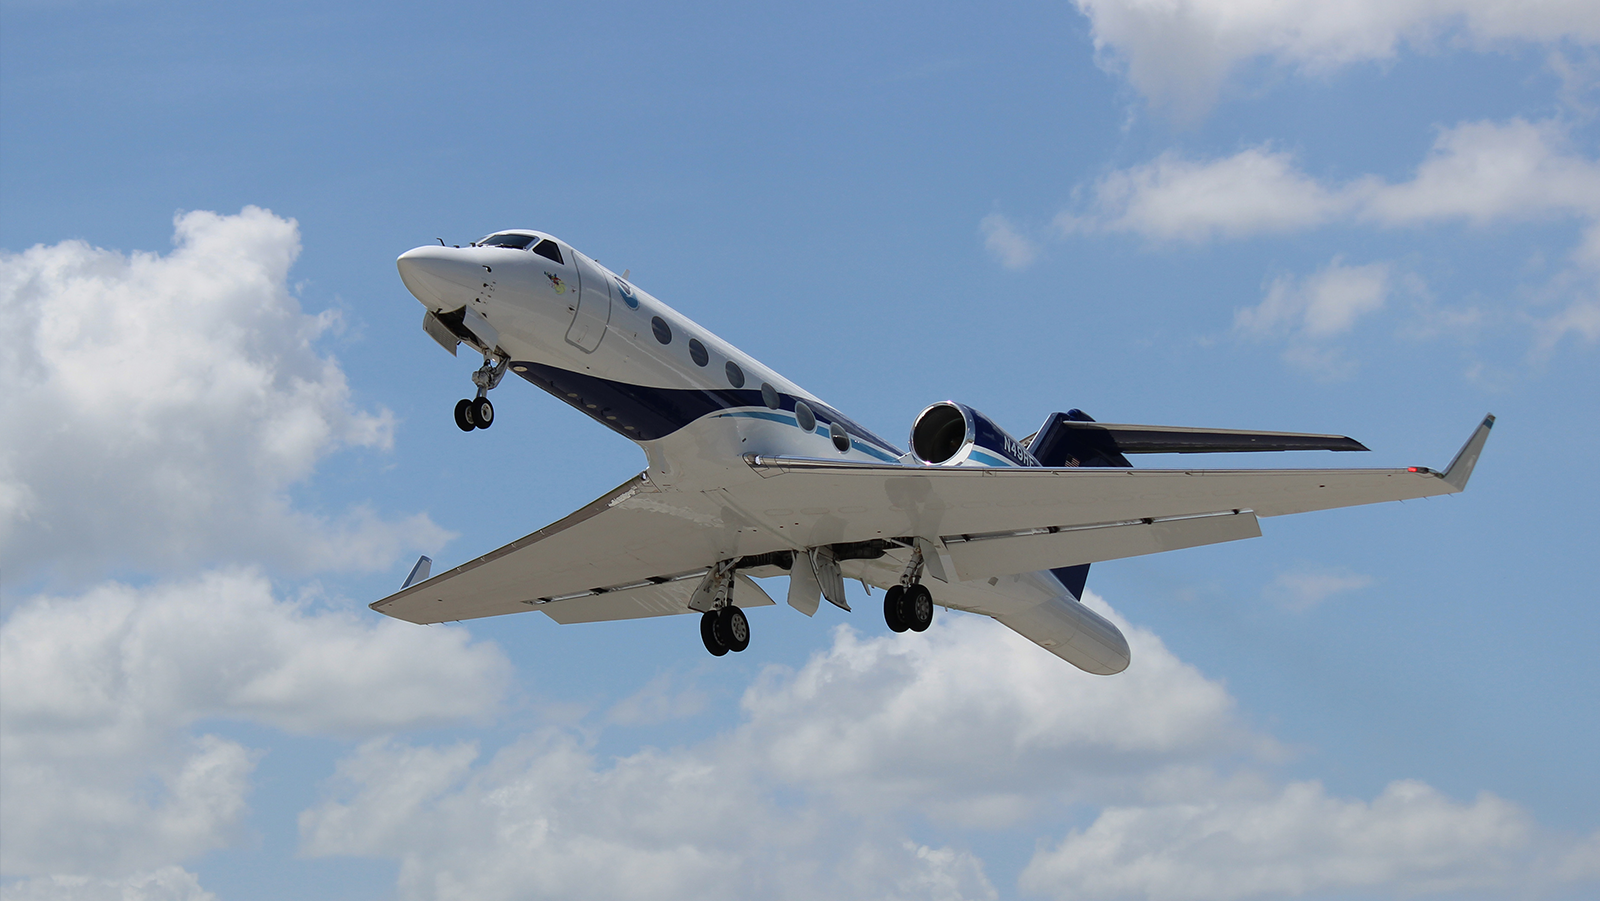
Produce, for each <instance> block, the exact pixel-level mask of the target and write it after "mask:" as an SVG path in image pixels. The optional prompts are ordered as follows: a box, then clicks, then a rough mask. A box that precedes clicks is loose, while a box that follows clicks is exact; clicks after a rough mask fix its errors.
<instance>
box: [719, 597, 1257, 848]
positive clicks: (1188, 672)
mask: <svg viewBox="0 0 1600 901" xmlns="http://www.w3.org/2000/svg"><path fill="white" fill-rule="evenodd" d="M1088 598H1089V603H1090V604H1091V605H1092V606H1094V607H1096V608H1097V610H1098V611H1099V612H1101V613H1102V614H1103V615H1106V616H1108V617H1110V618H1112V619H1113V621H1115V622H1116V623H1117V625H1118V627H1119V628H1121V629H1122V631H1123V633H1124V634H1126V635H1127V636H1128V641H1129V644H1130V646H1131V647H1132V650H1133V658H1134V663H1133V665H1132V666H1130V667H1129V668H1128V670H1127V671H1126V672H1124V673H1122V674H1121V675H1119V676H1117V677H1116V678H1114V679H1104V678H1100V677H1095V676H1089V675H1087V674H1084V673H1081V672H1079V671H1077V670H1074V669H1071V668H1070V667H1063V666H1061V661H1060V660H1058V659H1056V658H1055V657H1053V656H1051V655H1048V654H1041V653H1039V651H1038V648H1037V647H1035V646H1034V645H1033V644H1032V643H1031V642H1029V641H1027V640H1026V639H1024V638H1022V637H1021V636H1018V635H1016V634H1015V633H1013V632H1011V631H1010V630H1008V629H1005V628H1003V627H1001V626H999V625H997V624H996V623H994V622H993V621H992V620H989V619H987V618H983V617H954V618H948V621H943V620H942V621H941V623H940V625H939V627H937V628H935V629H933V630H931V631H929V632H927V633H925V634H923V635H920V636H906V637H903V638H899V639H893V638H889V639H885V638H875V639H861V638H860V637H859V636H857V635H856V634H855V633H854V632H852V631H850V630H848V629H844V628H841V629H840V630H839V631H838V632H837V633H836V634H835V637H834V643H833V647H832V648H831V649H830V650H829V651H828V652H827V653H826V654H825V655H820V656H818V657H815V658H813V659H812V660H811V662H809V663H808V664H807V665H806V666H805V667H803V668H802V669H800V670H799V671H798V672H795V673H792V674H791V673H788V672H785V671H783V670H773V671H770V672H768V673H767V675H766V676H765V678H764V679H762V680H761V681H759V682H757V683H756V684H755V685H753V686H752V687H751V688H750V690H749V691H748V692H746V694H745V698H744V709H745V712H746V715H747V717H748V721H747V722H746V724H745V726H744V727H743V728H742V729H741V731H740V732H739V733H738V735H737V737H736V741H737V743H738V744H739V745H740V746H741V747H742V748H744V749H745V750H743V751H741V752H740V756H742V757H748V758H760V759H764V760H767V761H769V764H768V766H769V771H770V772H772V773H774V774H777V775H778V776H779V777H780V778H782V779H784V780H785V781H787V782H791V783H794V784H801V785H810V786H812V787H813V788H814V789H815V790H817V791H819V792H824V793H829V794H831V795H833V796H834V797H835V798H836V799H837V802H838V803H840V804H841V805H843V806H846V807H851V808H853V809H858V810H862V811H865V810H870V809H891V808H907V807H909V808H913V809H921V810H923V811H925V812H927V813H929V814H932V815H934V816H937V817H941V818H950V819H954V820H957V821H963V822H969V823H977V824H985V825H1007V824H1012V823H1015V822H1017V821H1018V820H1019V819H1020V818H1021V817H1023V816H1025V815H1027V814H1029V813H1030V812H1033V811H1035V810H1036V809H1037V805H1038V804H1039V803H1041V801H1043V800H1044V799H1048V798H1054V799H1060V798H1072V799H1074V800H1078V801H1086V802H1094V801H1103V800H1105V799H1106V798H1107V797H1112V796H1115V795H1116V794H1117V793H1118V792H1121V791H1126V790H1128V786H1129V783H1130V781H1138V780H1142V779H1145V778H1147V777H1148V776H1149V774H1150V773H1152V772H1158V771H1168V770H1177V769H1183V768H1186V767H1191V766H1194V765H1197V764H1199V763H1201V762H1205V761H1210V760H1214V759H1217V758H1218V757H1223V756H1228V755H1234V754H1239V755H1243V756H1245V757H1247V758H1252V759H1268V758H1271V757H1273V756H1275V755H1276V754H1277V753H1279V751H1278V749H1277V746H1276V745H1275V744H1274V743H1273V742H1272V741H1271V740H1270V739H1268V738H1266V737H1265V736H1262V735H1259V734H1257V733H1255V732H1253V731H1252V730H1250V729H1249V728H1248V727H1246V726H1245V724H1243V723H1242V722H1241V721H1240V720H1239V719H1238V718H1237V715H1236V713H1235V710H1234V701H1233V699H1232V698H1231V697H1230V696H1229V695H1228V693H1227V691H1226V690H1225V689H1224V688H1223V687H1222V686H1221V685H1219V684H1218V683H1216V682H1214V681H1212V680H1209V679H1207V678H1205V676H1203V675H1202V674H1201V673H1200V672H1199V671H1197V670H1196V669H1195V668H1194V667H1192V666H1190V665H1188V664H1186V663H1183V662H1182V661H1180V660H1178V659H1177V658H1176V657H1175V656H1173V654H1172V653H1171V651H1169V650H1168V649H1167V648H1166V646H1165V645H1164V644H1163V643H1162V642H1161V640H1160V639H1159V638H1157V637H1156V636H1155V635H1154V634H1152V633H1151V632H1149V631H1148V630H1146V629H1141V628H1137V627H1135V626H1132V625H1130V624H1128V623H1126V622H1125V621H1123V620H1121V619H1120V617H1118V616H1117V615H1116V613H1115V612H1114V611H1112V610H1111V609H1110V608H1109V607H1106V606H1105V605H1104V603H1103V602H1102V601H1101V600H1100V599H1099V598H1097V597H1095V596H1094V595H1093V594H1090V595H1089V596H1088ZM980 761H981V763H980ZM956 774H959V775H956Z"/></svg>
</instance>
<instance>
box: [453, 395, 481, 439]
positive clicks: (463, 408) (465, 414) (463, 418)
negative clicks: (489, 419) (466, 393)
mask: <svg viewBox="0 0 1600 901" xmlns="http://www.w3.org/2000/svg"><path fill="white" fill-rule="evenodd" d="M477 427H478V426H477V424H476V423H474V422H473V421H472V401H470V400H467V399H466V398H462V399H461V400H458V401H456V428H458V429H460V430H461V431H463V432H470V431H472V430H473V429H475V428H477Z"/></svg>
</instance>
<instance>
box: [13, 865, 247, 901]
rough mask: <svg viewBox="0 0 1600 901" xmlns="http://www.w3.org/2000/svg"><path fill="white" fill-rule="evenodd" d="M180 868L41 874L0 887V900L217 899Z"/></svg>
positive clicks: (181, 900) (204, 900)
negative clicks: (108, 874)
mask: <svg viewBox="0 0 1600 901" xmlns="http://www.w3.org/2000/svg"><path fill="white" fill-rule="evenodd" d="M216 898H217V896H216V895H214V894H212V893H211V892H208V891H206V890H205V889H203V888H201V887H200V879H199V877H197V876H196V875H195V874H193V873H190V872H189V871H187V870H185V869H183V868H182V867H162V868H160V869H158V870H153V871H151V872H148V873H137V874H134V875H132V876H127V877H123V878H119V879H98V878H95V877H92V876H42V877H40V878H38V879H28V880H22V881H19V882H16V883H13V884H11V885H7V886H5V887H4V888H0V901H216Z"/></svg>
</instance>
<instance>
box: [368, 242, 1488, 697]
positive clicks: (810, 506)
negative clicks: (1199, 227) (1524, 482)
mask: <svg viewBox="0 0 1600 901" xmlns="http://www.w3.org/2000/svg"><path fill="white" fill-rule="evenodd" d="M399 268H400V277H401V278H402V279H403V280H404V281H405V285H406V287H407V288H408V289H410V291H411V293H412V294H414V295H416V297H417V299H418V300H420V301H421V302H422V304H423V306H425V307H426V308H427V312H426V313H425V314H424V316H423V329H424V330H425V331H426V332H427V333H428V334H429V335H430V336H432V337H433V338H434V340H436V341H438V342H439V344H441V345H442V346H443V347H444V348H445V349H446V350H448V351H450V352H451V353H452V354H453V353H455V352H456V350H457V348H458V346H459V345H461V344H465V345H467V346H469V347H470V348H471V349H472V350H473V351H476V352H477V353H479V354H482V356H483V366H482V367H481V368H480V369H478V370H477V371H476V372H475V373H473V376H472V381H473V383H474V384H475V385H476V386H477V393H476V396H475V397H473V398H469V399H465V400H462V401H461V402H460V403H459V404H457V405H456V413H455V418H456V424H457V425H458V426H459V427H461V428H462V429H464V430H467V431H471V430H473V429H476V428H488V427H489V425H490V424H492V423H493V422H494V407H493V405H492V404H491V403H490V401H489V397H488V394H489V392H490V391H491V390H493V389H494V388H495V386H497V385H498V384H499V383H500V380H501V378H502V377H503V376H504V375H505V374H506V372H507V371H510V372H512V373H514V374H516V375H519V376H521V377H522V378H524V379H526V380H528V381H530V382H532V383H533V384H535V385H537V386H539V387H540V388H543V389H544V390H546V391H548V392H550V393H551V394H553V395H555V396H556V397H558V398H560V399H561V400H563V401H566V402H567V403H568V404H571V405H572V406H573V407H575V408H577V409H578V410H579V411H581V412H583V413H585V414H587V415H589V416H590V417H592V418H594V419H595V420H596V421H598V422H600V423H601V424H603V425H605V426H606V427H608V428H610V429H612V430H613V431H615V432H617V433H618V434H619V435H622V436H623V437H625V438H629V439H631V440H633V441H635V442H637V443H638V444H639V446H640V447H641V448H643V449H644V452H645V455H646V457H647V458H648V461H649V466H648V468H647V469H646V470H645V471H644V472H642V473H640V474H639V475H637V476H635V477H633V478H631V479H629V480H628V481H627V482H625V483H623V484H622V485H621V486H619V487H618V488H616V489H615V490H613V491H610V492H608V493H607V494H606V495H605V496H604V497H601V498H600V499H599V500H596V501H595V502H593V503H591V504H589V505H588V506H586V507H584V508H583V509H581V510H579V511H577V512H576V513H573V514H572V515H570V516H568V517H566V518H565V519H562V520H561V521H560V522H556V523H553V524H551V525H549V526H546V527H545V528H543V529H540V530H539V531H537V532H534V533H532V534H530V535H527V536H525V537H523V538H519V539H517V540H516V541H513V542H511V543H510V544H508V545H506V546H505V547H502V548H500V549H499V550H495V551H491V552H490V553H488V554H485V555H483V556H482V557H479V558H478V559H476V560H472V561H470V562H467V563H464V564H462V565H461V566H458V567H456V568H455V569H452V570H450V571H449V572H446V573H442V574H440V575H437V576H434V577H432V578H429V577H428V575H429V568H430V561H429V560H428V558H426V557H423V558H422V559H420V560H418V561H417V565H416V567H415V568H413V569H412V572H411V575H410V577H409V578H407V579H406V582H405V585H404V586H403V587H402V588H401V589H400V591H398V592H396V593H395V594H393V595H390V596H389V597H387V598H384V599H383V600H381V601H378V602H377V603H374V604H373V605H372V607H373V609H375V610H377V611H379V612H381V613H385V614H387V615H389V616H393V617H397V618H399V619H403V620H408V621H410V622H414V623H438V622H447V621H455V620H465V619H473V618H477V617H483V616H496V615H499V614H503V613H520V612H525V611H529V610H538V611H540V612H542V613H544V614H545V615H547V616H549V617H550V618H551V619H553V620H555V621H556V622H558V623H584V622H595V621H600V620H618V619H632V618H635V617H645V616H663V615H667V614H673V613H690V612H696V613H699V614H700V637H701V640H702V641H703V642H704V644H705V647H706V650H708V651H710V652H711V653H712V654H715V655H718V656H721V655H723V654H726V653H727V652H729V651H742V650H744V649H745V647H746V646H747V645H748V644H749V642H750V624H749V621H748V619H747V618H746V617H745V613H744V608H750V607H760V606H769V605H772V604H773V601H772V599H771V598H770V597H768V595H767V593H766V592H765V591H764V590H762V588H761V586H760V585H759V584H758V583H756V582H755V581H754V580H753V578H752V577H757V578H759V577H767V576H779V575H787V576H788V577H789V590H788V596H787V601H788V604H789V606H791V607H794V608H795V609H797V610H799V611H800V612H801V613H804V614H806V615H807V616H810V615H812V614H814V613H816V611H817V608H818V606H819V603H820V601H821V599H823V598H826V599H827V600H828V601H829V602H830V603H831V604H833V605H835V606H837V607H840V608H842V609H844V610H849V609H850V605H849V604H848V603H847V602H846V599H845V590H844V583H845V580H846V579H857V580H860V581H861V582H862V584H863V585H866V586H877V587H879V588H882V589H885V591H884V593H883V615H884V619H885V620H886V621H887V623H888V625H889V628H891V629H893V630H895V631H897V632H903V631H906V630H908V629H909V630H912V631H917V632H920V631H923V630H925V629H927V628H928V626H929V624H930V623H931V622H932V621H933V615H934V608H935V607H944V608H947V609H955V610H964V611H968V612H971V613H979V614H983V615H986V616H992V617H994V618H995V619H996V620H999V621H1000V622H1001V623H1003V624H1005V625H1006V626H1007V627H1009V628H1011V629H1013V630H1015V631H1016V632H1019V633H1021V634H1022V635H1024V636H1026V637H1027V638H1029V639H1031V640H1032V641H1033V642H1034V643H1036V644H1038V645H1039V646H1040V647H1042V648H1044V649H1046V650H1048V651H1049V652H1051V653H1052V654H1055V655H1056V656H1058V657H1060V658H1062V659H1063V660H1066V661H1067V662H1069V663H1071V664H1073V665H1074V666H1077V667H1078V668H1079V669H1082V670H1085V671H1087V672H1090V673H1099V674H1106V675H1109V674H1112V673H1118V672H1121V671H1122V670H1124V669H1126V668H1127V666H1128V661H1129V654H1128V642H1127V640H1126V639H1125V638H1124V637H1123V635H1122V633H1121V632H1120V631H1118V629H1117V627H1116V626H1115V625H1113V624H1112V623H1110V622H1108V621H1107V620H1106V619H1105V618H1104V617H1101V616H1099V615H1098V614H1096V613H1095V612H1094V611H1092V610H1090V609H1089V608H1087V607H1085V606H1084V605H1083V604H1082V603H1081V600H1080V599H1081V598H1082V596H1083V586H1084V580H1085V578H1086V576H1087V572H1088V565H1089V564H1090V563H1095V562H1098V561H1102V560H1114V559H1118V558H1122V557H1131V556H1136V555H1140V554H1152V553H1156V552H1159V551H1167V550H1173V549H1176V548H1186V547H1195V546H1198V545H1204V544H1213V543H1216V542H1222V541H1232V540H1234V539H1239V538H1253V537H1256V536H1258V535H1260V534H1261V530H1260V528H1259V526H1258V524H1257V520H1258V519H1259V518H1260V517H1263V516H1278V515H1281V514H1285V513H1300V512H1303V511H1307V510H1322V509H1327V508H1331V507H1345V506H1351V505H1355V504H1370V503H1376V502H1378V501H1393V500H1404V499H1407V498H1420V497H1431V496H1433V495H1440V494H1453V493H1455V492H1458V491H1461V490H1462V489H1463V488H1465V487H1466V484H1467V478H1468V476H1470V475H1471V473H1472V468H1473V466H1474V464H1475V463H1476V462H1477V459H1478V455H1479V453H1480V452H1481V451H1482V449H1483V445H1484V441H1485V440H1486V439H1487V438H1488V434H1489V429H1490V427H1491V426H1492V425H1493V423H1494V417H1493V416H1489V417H1486V418H1485V419H1484V420H1483V422H1482V424H1481V425H1479V426H1478V428H1477V429H1476V430H1475V431H1474V432H1473V433H1472V436H1471V438H1470V439H1468V441H1467V443H1466V445H1465V446H1464V447H1463V448H1462V449H1461V451H1460V453H1458V454H1457V455H1456V457H1455V460H1454V461H1453V462H1451V464H1450V466H1449V467H1448V468H1446V469H1445V470H1444V471H1443V472H1436V471H1434V470H1431V469H1427V468H1424V467H1412V468H1409V469H1298V470H1262V469H1252V470H1195V469H1135V468H1133V467H1132V465H1131V464H1130V463H1129V462H1128V459H1127V455H1129V454H1140V453H1205V452H1236V451H1275V450H1316V449H1321V450H1332V451H1354V450H1366V448H1365V447H1363V446H1362V445H1361V444H1360V443H1358V442H1356V441H1354V440H1352V439H1350V438H1345V437H1342V436H1338V435H1307V434H1298V433H1284V432H1240V431H1226V430H1220V429H1197V428H1173V427H1158V426H1143V425H1113V424H1107V423H1099V422H1095V421H1094V420H1092V419H1091V418H1090V417H1089V416H1087V415H1086V414H1084V413H1082V412H1081V411H1078V410H1071V411H1069V412H1066V413H1053V414H1051V415H1050V416H1049V417H1047V418H1046V419H1045V421H1044V424H1043V425H1042V426H1041V427H1040V429H1039V430H1038V431H1037V432H1035V433H1034V434H1033V435H1031V436H1029V437H1028V438H1025V439H1023V440H1020V441H1019V440H1017V439H1015V438H1013V437H1011V436H1010V435H1009V434H1007V433H1006V431H1005V430H1004V429H1002V428H1001V427H1000V426H998V425H996V424H995V423H994V422H993V421H992V420H990V419H989V418H987V417H985V416H984V415H983V414H981V413H979V412H978V411H976V410H974V409H972V408H971V407H969V406H966V405H964V404H960V403H956V402H954V401H942V402H940V403H936V404H934V405H933V406H930V407H928V408H927V409H925V410H923V411H922V412H921V413H920V414H919V415H918V416H917V418H916V420H915V422H914V424H913V425H912V427H911V436H910V439H911V449H910V451H909V452H907V451H903V450H901V449H900V448H899V447H896V446H895V445H894V444H892V443H890V442H888V441H886V440H884V439H883V438H880V437H878V436H877V435H875V434H873V433H872V432H870V431H868V430H867V429H866V428H864V427H862V426H861V425H860V424H858V423H856V422H855V421H853V420H851V419H850V418H849V417H847V416H845V415H844V414H842V413H840V412H839V411H838V410H836V409H834V408H833V407H832V406H829V405H828V404H827V403H825V402H823V401H822V400H821V399H819V398H817V397H816V396H815V395H813V394H811V393H810V392H808V391H806V390H805V389H803V388H801V387H800V386H799V385H797V384H795V383H794V382H791V381H789V380H788V379H786V378H784V377H783V376H781V375H779V374H778V373H777V372H774V371H773V370H771V369H769V368H767V367H766V366H763V365H762V364H761V363H760V362H758V361H756V360H755V359H753V358H752V357H750V356H748V355H746V354H745V353H743V352H742V351H740V350H739V349H738V348H736V347H734V346H732V345H731V344H728V343H727V342H726V341H723V340H722V339H720V338H718V337H717V336H716V335H713V334H712V333H711V332H710V331H708V330H706V329H705V328H702V327H701V326H699V325H697V324H696V323H695V322H694V321H692V320H690V319H689V318H688V317H686V316H684V315H683V314H681V313H679V312H677V311H676V310H674V309H672V308H671V307H669V306H667V305H666V304H664V303H662V302H660V301H658V300H656V299H655V298H654V297H651V296H650V295H649V294H647V293H645V292H644V291H642V290H640V289H639V288H638V287H636V286H635V285H633V284H632V283H631V282H629V281H628V277H627V276H628V273H626V272H624V273H623V274H622V275H620V276H618V275H616V274H614V273H612V272H611V271H609V270H607V269H606V268H605V267H603V266H601V265H600V264H599V263H596V262H595V261H594V260H592V259H590V258H589V257H586V256H584V255H583V254H581V253H579V252H578V251H576V250H574V249H573V248H572V246H571V245H569V244H567V243H565V242H563V241H561V240H559V239H557V238H554V237H551V236H550V235H547V234H544V233H542V232H536V231H527V230H521V229H512V230H508V231H502V232H496V233H494V234H492V235H490V236H488V237H486V238H484V239H483V240H481V241H478V242H476V243H474V244H471V245H470V246H467V247H446V246H444V242H443V241H440V242H439V246H427V247H418V248H416V249H415V250H411V251H407V252H406V253H405V254H403V255H401V257H400V259H399ZM868 591H869V594H870V589H868Z"/></svg>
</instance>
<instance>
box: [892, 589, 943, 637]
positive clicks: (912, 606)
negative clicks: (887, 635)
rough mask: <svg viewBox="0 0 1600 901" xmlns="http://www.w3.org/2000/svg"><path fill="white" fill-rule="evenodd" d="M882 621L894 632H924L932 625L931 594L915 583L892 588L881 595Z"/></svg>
mask: <svg viewBox="0 0 1600 901" xmlns="http://www.w3.org/2000/svg"><path fill="white" fill-rule="evenodd" d="M883 621H884V622H886V623H888V624H889V628H891V629H893V630H894V631H896V632H904V631H906V630H907V629H910V630H911V631H913V632H926V631H928V627H929V626H931V625H933V593H932V592H930V591H929V590H928V586H926V585H924V584H922V583H921V582H916V583H913V584H912V585H911V587H910V588H906V587H905V586H902V585H895V586H892V587H891V588H890V589H889V590H888V591H886V592H884V595H883Z"/></svg>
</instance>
